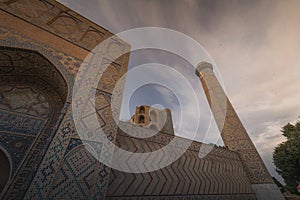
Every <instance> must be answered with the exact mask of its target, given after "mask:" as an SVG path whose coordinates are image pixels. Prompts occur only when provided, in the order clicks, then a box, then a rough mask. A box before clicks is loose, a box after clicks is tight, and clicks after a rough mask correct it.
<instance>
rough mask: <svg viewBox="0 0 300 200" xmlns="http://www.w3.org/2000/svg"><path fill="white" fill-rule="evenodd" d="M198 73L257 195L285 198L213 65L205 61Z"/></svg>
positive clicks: (229, 145) (223, 132)
mask: <svg viewBox="0 0 300 200" xmlns="http://www.w3.org/2000/svg"><path fill="white" fill-rule="evenodd" d="M195 73H196V75H197V76H198V77H199V78H200V81H201V83H202V86H203V89H204V92H205V95H206V98H207V100H208V103H209V106H210V108H211V111H212V113H213V115H214V118H215V120H216V123H217V126H218V129H219V131H220V132H221V137H222V139H223V142H224V144H225V146H226V147H227V148H228V149H229V150H232V151H236V152H238V153H239V155H240V158H241V160H242V162H243V165H244V168H245V171H246V172H247V174H248V177H249V180H250V182H251V183H252V187H253V190H254V191H255V193H256V195H257V198H258V199H284V198H283V196H282V194H281V192H280V191H279V189H278V187H277V186H276V185H275V184H274V182H273V180H272V177H271V176H270V174H269V172H268V170H267V168H266V166H265V165H264V163H263V161H262V159H261V157H260V155H259V154H258V152H257V150H256V148H255V146H254V144H253V143H252V141H251V139H250V137H249V135H248V133H247V131H246V129H245V128H244V126H243V124H242V123H241V121H240V119H239V117H238V115H237V113H236V112H235V110H234V108H233V106H232V105H231V103H230V101H229V99H228V98H227V96H226V94H225V92H224V90H223V88H222V86H221V85H220V83H219V81H218V80H217V78H216V76H215V75H214V72H213V66H212V65H211V64H210V63H207V62H201V63H199V64H198V65H197V68H196V72H195Z"/></svg>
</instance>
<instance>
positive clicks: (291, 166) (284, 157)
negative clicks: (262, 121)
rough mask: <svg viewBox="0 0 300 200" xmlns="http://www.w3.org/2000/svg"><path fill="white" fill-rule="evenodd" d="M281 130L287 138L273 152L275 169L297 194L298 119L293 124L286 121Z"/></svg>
mask: <svg viewBox="0 0 300 200" xmlns="http://www.w3.org/2000/svg"><path fill="white" fill-rule="evenodd" d="M281 132H282V133H283V134H282V135H283V136H285V137H286V138H287V140H286V141H285V142H282V143H281V144H279V145H278V146H277V147H276V148H275V151H274V152H273V161H274V164H275V166H276V168H277V169H276V171H277V172H278V173H279V174H280V175H281V176H282V178H283V179H284V181H285V183H286V188H287V189H288V190H289V191H290V192H292V193H294V194H297V193H298V192H297V190H296V187H297V182H299V181H300V121H298V122H297V123H296V124H295V125H293V124H290V123H288V124H287V125H285V126H284V127H283V128H282V130H281Z"/></svg>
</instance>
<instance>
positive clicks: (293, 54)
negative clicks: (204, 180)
mask: <svg viewBox="0 0 300 200" xmlns="http://www.w3.org/2000/svg"><path fill="white" fill-rule="evenodd" d="M59 2H61V3H63V4H65V5H66V6H68V7H70V8H71V9H73V10H75V11H77V12H78V13H80V14H81V15H83V16H84V17H86V18H88V19H90V20H92V21H93V22H95V23H97V24H99V25H100V26H102V27H104V28H106V29H107V30H109V31H110V32H112V33H115V34H117V33H120V32H122V31H125V30H128V29H133V28H139V27H163V28H168V29H172V30H176V31H179V32H182V33H184V34H186V35H188V36H189V37H191V38H193V39H194V40H196V41H197V42H198V43H200V44H201V45H202V46H203V47H204V48H205V49H206V50H207V52H208V53H209V55H210V56H211V57H212V59H213V60H214V62H215V63H216V65H217V69H218V70H219V74H220V77H218V78H219V80H220V79H221V80H220V81H221V82H223V83H224V87H225V90H226V93H227V95H228V97H229V99H230V100H231V102H232V104H233V106H234V108H235V109H236V112H237V113H238V115H239V116H240V119H241V120H242V122H243V124H244V126H245V128H246V129H247V131H248V133H249V135H250V137H251V139H252V140H253V142H254V144H255V146H256V147H257V149H258V151H259V153H260V155H261V156H262V158H263V160H264V162H265V163H266V165H267V167H268V169H269V171H270V172H271V174H272V175H273V176H276V177H277V178H278V175H277V173H276V172H275V167H274V166H273V164H272V152H273V149H274V148H275V146H277V144H279V143H280V142H282V141H284V137H283V136H282V135H281V132H280V129H281V127H282V126H284V125H285V124H286V123H288V122H295V121H296V120H297V119H298V116H299V115H300V109H299V108H300V101H299V99H300V78H299V75H300V12H299V10H300V1H298V0H294V1H291V0H287V1H280V0H278V1H276V0H272V1H255V0H243V1H242V0H236V1H234V0H215V1H211V0H203V1H200V0H190V1H188V0H182V1H180V0H152V1H148V0H88V1H80V0H59ZM149 62H156V63H161V64H164V65H168V66H171V67H173V68H174V69H176V70H177V71H178V72H180V73H182V74H183V76H185V77H186V78H187V79H188V80H189V82H190V84H191V85H192V86H193V89H194V90H195V91H198V92H199V93H198V94H197V98H198V100H199V102H200V105H199V109H200V115H201V120H200V127H199V129H198V132H199V135H197V137H196V140H199V141H203V140H204V141H205V142H206V143H210V142H211V143H214V142H215V143H217V144H222V142H221V141H217V138H218V135H219V133H218V130H217V129H216V126H215V124H214V122H213V123H212V124H211V131H210V132H209V136H206V137H208V138H204V137H205V136H203V135H202V136H201V133H203V132H206V131H207V129H208V126H209V125H208V124H209V120H210V118H211V113H210V110H209V108H208V104H207V102H206V99H205V96H204V95H203V91H202V90H203V89H202V87H201V84H200V82H199V80H198V78H197V77H196V76H195V74H194V69H193V68H192V66H190V64H189V63H187V62H186V61H185V60H183V59H180V58H178V57H176V56H174V55H172V54H170V53H166V52H158V51H152V50H145V51H139V52H134V53H132V54H131V60H130V65H129V69H132V68H134V67H135V66H138V65H140V64H144V63H149ZM199 62H200V61H199ZM164 75H165V74H160V76H161V78H162V79H163V78H164ZM128 76H129V77H127V79H128V80H132V79H133V78H131V79H130V74H129V75H128ZM148 76H159V75H158V74H155V72H153V73H152V74H151V73H149V74H148ZM140 78H142V76H141V77H140ZM165 78H167V77H165ZM131 84H134V83H133V82H130V81H127V83H126V88H128V87H130V86H131ZM126 88H125V98H130V99H129V102H130V105H129V111H130V113H128V112H126V111H123V110H122V115H121V119H123V120H126V119H129V117H130V115H131V114H132V112H133V111H134V108H135V106H137V105H141V104H149V105H153V104H160V105H162V106H163V107H168V108H170V109H171V110H172V114H173V118H174V125H175V128H176V122H178V121H179V120H180V117H179V116H181V115H182V114H183V113H182V112H185V115H186V116H187V118H188V117H191V118H193V117H197V116H195V115H194V112H193V110H194V106H195V105H192V104H189V102H188V101H187V102H186V103H185V104H184V105H181V106H184V109H183V110H182V111H180V109H178V106H179V103H178V99H176V97H175V96H174V94H172V91H170V90H168V88H164V87H162V86H159V85H155V84H153V85H145V86H143V87H141V88H139V89H138V90H136V92H135V93H134V94H133V95H132V96H131V97H126ZM179 92H180V93H181V94H184V91H179ZM122 109H124V108H122ZM184 126H185V125H184ZM185 130H186V135H181V136H184V137H190V136H189V129H188V127H187V126H186V129H185Z"/></svg>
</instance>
